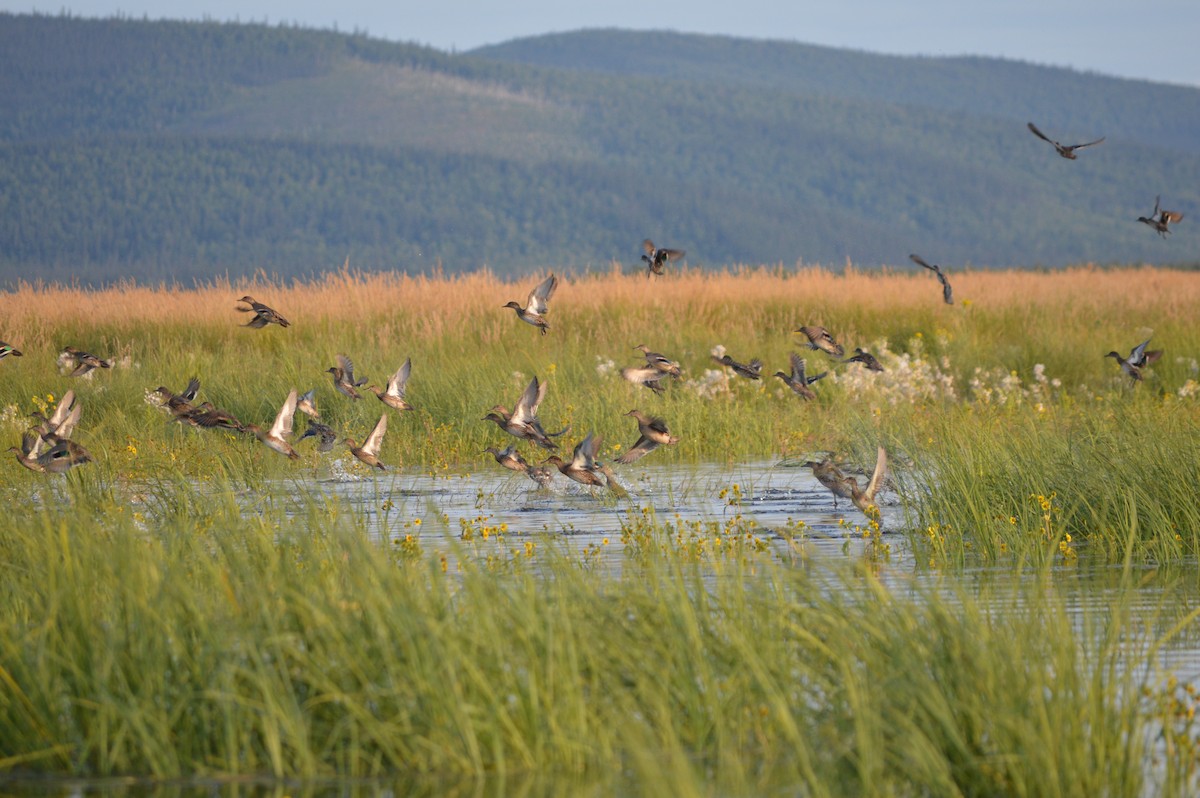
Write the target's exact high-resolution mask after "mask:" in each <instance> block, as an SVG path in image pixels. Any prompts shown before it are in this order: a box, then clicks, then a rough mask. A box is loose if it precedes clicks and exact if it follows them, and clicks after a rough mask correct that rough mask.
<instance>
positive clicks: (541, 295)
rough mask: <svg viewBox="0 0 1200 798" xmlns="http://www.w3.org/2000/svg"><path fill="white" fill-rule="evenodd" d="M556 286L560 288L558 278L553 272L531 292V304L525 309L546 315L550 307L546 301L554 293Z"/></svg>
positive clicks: (539, 314)
mask: <svg viewBox="0 0 1200 798" xmlns="http://www.w3.org/2000/svg"><path fill="white" fill-rule="evenodd" d="M555 288H558V278H557V277H556V276H554V275H553V274H552V275H550V276H549V277H547V278H546V279H545V280H543V281H542V282H540V283H539V284H538V286H537V287H536V288H534V289H533V290H532V291H530V292H529V304H528V305H527V306H526V308H525V310H526V311H528V312H529V313H536V314H537V315H538V316H543V315H545V313H546V311H547V310H548V309H549V307H548V306H547V304H546V303H547V302H549V301H550V297H551V296H553V295H554V289H555Z"/></svg>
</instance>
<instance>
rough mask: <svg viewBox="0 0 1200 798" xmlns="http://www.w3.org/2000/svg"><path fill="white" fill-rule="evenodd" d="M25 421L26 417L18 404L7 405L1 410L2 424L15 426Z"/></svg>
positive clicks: (0, 418) (0, 421) (0, 420)
mask: <svg viewBox="0 0 1200 798" xmlns="http://www.w3.org/2000/svg"><path fill="white" fill-rule="evenodd" d="M24 423H25V417H24V416H22V415H21V409H20V408H19V407H17V406H16V405H6V406H5V407H4V409H3V410H0V424H4V425H6V426H13V427H15V426H17V425H18V424H24Z"/></svg>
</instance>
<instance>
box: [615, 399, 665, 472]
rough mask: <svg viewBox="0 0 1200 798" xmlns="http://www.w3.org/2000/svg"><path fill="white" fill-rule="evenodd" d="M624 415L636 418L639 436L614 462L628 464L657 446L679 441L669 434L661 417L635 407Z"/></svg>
mask: <svg viewBox="0 0 1200 798" xmlns="http://www.w3.org/2000/svg"><path fill="white" fill-rule="evenodd" d="M625 415H627V416H632V417H633V418H634V419H636V420H637V425H638V433H639V436H638V439H637V441H636V442H635V443H634V444H633V446H632V447H630V449H629V451H627V452H625V454H623V455H621V456H620V457H618V458H617V459H616V462H618V463H620V464H621V465H628V464H629V463H632V462H634V461H636V460H640V459H641V458H643V457H645V456H646V455H648V454H650V452H652V451H654V450H655V449H657V448H658V447H659V446H673V445H675V444H676V443H679V438H677V437H676V436H674V435H672V434H671V430H670V429H668V428H667V422H665V421H663V420H662V419H661V418H657V417H653V416H648V415H646V414H645V413H643V412H642V411H640V410H637V409H636V408H635V409H633V410H630V411H629V412H628V413H626V414H625Z"/></svg>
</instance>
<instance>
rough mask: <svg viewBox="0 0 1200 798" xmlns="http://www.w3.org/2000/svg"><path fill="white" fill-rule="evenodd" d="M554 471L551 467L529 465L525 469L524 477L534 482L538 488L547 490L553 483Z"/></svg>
mask: <svg viewBox="0 0 1200 798" xmlns="http://www.w3.org/2000/svg"><path fill="white" fill-rule="evenodd" d="M554 471H555V468H554V466H552V465H544V464H543V465H531V466H529V468H527V469H525V476H527V477H529V478H530V479H532V480H533V481H534V482H536V483H537V484H538V487H539V488H548V487H550V483H551V482H553V481H554Z"/></svg>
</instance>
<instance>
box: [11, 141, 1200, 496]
mask: <svg viewBox="0 0 1200 798" xmlns="http://www.w3.org/2000/svg"><path fill="white" fill-rule="evenodd" d="M1028 127H1029V130H1030V131H1031V132H1032V133H1033V134H1034V135H1035V136H1037V137H1038V138H1039V139H1042V140H1044V141H1046V142H1049V143H1050V144H1051V145H1053V147H1054V149H1055V151H1056V152H1057V153H1058V154H1059V155H1060V156H1062V157H1063V158H1066V159H1068V160H1075V159H1076V158H1077V157H1078V156H1077V155H1076V152H1077V151H1078V150H1081V149H1083V148H1085V147H1092V146H1095V145H1097V144H1100V143H1102V142H1103V141H1104V138H1103V137H1101V138H1099V139H1096V140H1095V141H1088V142H1085V143H1082V144H1062V143H1060V142H1058V141H1056V140H1054V139H1052V138H1050V137H1049V136H1047V135H1046V134H1044V133H1043V132H1042V131H1041V130H1039V129H1038V127H1037V126H1036V125H1034V124H1033V123H1032V122H1030V123H1028ZM1182 219H1183V214H1181V213H1178V212H1176V211H1169V210H1165V209H1163V208H1162V207H1161V196H1160V197H1156V198H1155V201H1154V210H1153V212H1152V213H1151V214H1150V215H1149V216H1140V217H1138V221H1139V222H1142V223H1144V224H1147V225H1149V226H1150V227H1152V228H1153V229H1154V230H1155V231H1156V232H1157V233H1158V234H1159V235H1160V236H1164V237H1165V236H1166V235H1168V234H1169V233H1170V232H1171V231H1170V225H1172V224H1178V223H1179V222H1180V221H1181V220H1182ZM642 249H643V254H642V256H641V259H642V261H643V262H644V263H645V264H646V276H647V278H649V277H650V276H651V275H656V276H662V275H664V274H665V273H666V266H667V264H669V263H674V262H676V261H679V260H681V259H683V257H684V256H685V254H686V253H685V252H684V251H683V250H680V249H671V248H662V247H657V246H656V245H655V244H654V242H653V241H652V240H651V239H649V238H647V239H645V240H644V241H643V242H642ZM909 258H910V259H911V260H912V261H913V263H915V264H917V265H919V266H921V267H923V268H925V269H928V270H929V271H931V272H933V274H934V276H936V277H937V279H938V282H939V283H940V284H941V287H942V300H943V301H944V302H945V303H946V304H947V305H953V304H954V292H953V289H952V288H951V285H950V281H949V279H948V277H947V275H946V273H945V272H944V271H943V269H942V268H941V266H939V265H936V264H931V263H929V262H928V261H926V260H925V259H924V258H922V257H921V256H919V255H916V254H912V255H909ZM557 288H558V278H557V276H555V275H554V274H551V275H550V276H549V277H547V278H546V279H545V280H543V281H542V282H540V283H538V284H537V285H536V286H535V287H534V288H533V290H532V291H530V292H529V296H528V298H527V299H526V301H525V304H524V305H523V306H522V305H521V304H520V303H519V302H516V301H511V302H508V303H507V304H505V305H504V306H503V307H504V308H510V309H512V310H513V311H514V312H515V313H516V316H517V318H518V319H520V320H521V321H522V322H525V323H526V324H529V325H532V326H534V327H536V328H537V329H538V331H539V332H540V333H541V335H546V334H547V333H548V332H549V330H550V324H549V322H548V320H547V314H548V312H549V302H550V299H551V298H552V297H553V296H554V292H555V290H556V289H557ZM238 302H239V304H238V305H237V306H235V307H236V310H238V311H240V312H242V313H250V314H253V318H251V319H250V321H249V322H248V323H246V324H245V325H243V326H245V327H249V328H251V329H263V328H265V327H268V326H269V325H272V324H275V325H278V326H279V327H282V328H286V327H288V326H290V323H289V322H288V320H287V319H286V318H284V317H283V316H282V315H281V314H280V313H279V312H278V311H276V310H275V309H274V308H272V307H270V306H268V305H266V304H263V303H262V302H259V301H257V300H256V299H254V298H253V297H251V296H243V297H242V298H241V299H240V300H238ZM794 332H795V333H797V334H799V335H803V336H804V338H805V339H806V343H805V344H804V346H805V347H807V348H808V349H809V350H812V351H821V352H824V353H825V354H826V355H828V356H829V357H830V358H832V359H833V361H834V362H835V363H843V364H849V363H859V364H861V365H862V366H863V367H864V368H865V369H867V370H869V371H876V372H878V371H883V370H884V367H883V365H882V364H880V363H879V361H878V360H877V359H876V358H875V357H874V356H873V355H872V354H871V353H870V352H867V351H866V350H864V349H862V348H861V347H860V348H856V349H855V350H854V353H853V354H852V355H851V356H849V357H846V356H845V347H844V346H843V345H842V344H840V343H839V342H838V341H837V340H836V339H835V337H834V336H833V334H832V333H831V332H830V331H829V330H828V329H826V328H825V327H821V326H815V325H813V326H802V327H799V328H798V329H796V330H795V331H794ZM1149 343H1150V341H1149V340H1146V341H1143V342H1142V343H1141V344H1139V345H1137V346H1136V347H1134V348H1133V350H1132V351H1131V352H1130V353H1129V356H1128V357H1122V356H1121V355H1120V353H1118V352H1115V351H1114V352H1109V353H1108V354H1107V355H1106V357H1111V358H1114V359H1115V360H1116V361H1117V363H1118V365H1119V366H1120V368H1121V370H1122V371H1123V372H1124V373H1125V374H1127V375H1128V376H1129V377H1130V378H1131V379H1132V380H1133V381H1134V382H1135V383H1136V382H1137V381H1140V380H1141V379H1142V372H1143V370H1144V369H1145V368H1146V366H1147V365H1149V364H1152V363H1154V362H1155V361H1157V360H1158V359H1159V358H1160V357H1161V356H1162V351H1161V350H1148V349H1147V347H1148V345H1149ZM633 348H634V349H635V350H637V351H639V352H641V353H642V355H643V357H644V363H641V364H639V365H637V366H630V367H627V368H623V369H622V370H621V376H622V377H623V378H624V379H626V380H628V381H629V382H632V383H635V384H639V385H643V386H645V387H646V388H648V389H649V390H651V391H653V392H654V393H656V394H661V393H663V392H664V391H665V390H666V387H665V383H666V382H667V381H668V380H670V379H678V378H679V377H680V375H681V374H682V369H681V367H680V365H679V363H678V362H677V361H675V360H672V359H671V358H670V357H668V356H666V355H664V354H661V353H659V352H654V351H652V350H651V349H650V348H649V347H648V346H646V345H645V344H638V345H637V346H635V347H633ZM9 355H12V356H13V357H21V356H22V353H21V352H20V350H18V349H16V348H14V347H13V346H11V345H9V344H7V343H4V342H3V341H0V359H3V358H4V357H7V356H9ZM712 358H713V360H715V361H716V362H717V363H719V364H721V365H722V366H725V367H727V368H729V369H731V370H732V371H733V373H734V374H736V375H738V376H740V377H743V378H746V379H749V380H758V379H761V377H762V372H763V362H762V360H760V359H758V358H754V359H751V360H750V361H748V362H745V363H743V362H740V361H737V360H735V359H733V358H732V357H730V356H729V355H728V354H726V353H725V351H724V347H717V349H715V350H714V351H713V353H712ZM790 361H791V362H790V370H789V371H786V372H785V371H776V372H775V374H774V376H776V377H778V378H780V379H781V380H782V381H783V383H784V384H785V385H787V386H788V388H790V389H791V390H792V391H793V392H794V393H795V394H796V395H797V396H799V397H800V398H801V399H804V400H812V399H815V398H816V396H817V395H816V392H815V391H814V390H813V388H812V386H813V384H814V383H816V382H817V381H818V380H820V379H822V378H823V377H825V376H826V375H827V374H828V371H822V372H821V373H819V374H812V375H810V374H809V373H808V366H807V362H806V361H805V359H804V358H803V357H800V355H798V354H796V353H792V354H791V355H790ZM59 366H60V367H61V368H62V369H64V370H65V371H66V373H67V374H68V375H69V376H71V377H82V376H84V375H87V374H89V373H90V372H92V371H93V370H95V369H107V368H111V367H112V362H111V361H108V360H105V359H104V358H100V357H97V356H96V355H93V354H91V353H88V352H85V351H83V350H80V349H78V348H76V347H73V346H67V347H65V348H64V349H63V350H62V352H61V353H60V355H59ZM326 371H327V373H328V374H329V375H330V377H331V379H332V382H333V386H334V388H335V389H336V390H337V391H338V393H340V394H342V395H343V396H345V397H347V398H348V399H352V400H355V399H362V398H363V394H362V392H361V391H360V390H359V389H360V388H364V387H365V389H366V390H367V391H370V392H371V393H374V395H375V396H376V397H377V398H378V399H379V401H380V402H382V403H383V404H384V405H386V406H387V407H388V408H391V409H393V410H395V411H398V412H405V411H409V410H412V409H413V406H412V405H411V404H409V402H408V401H407V399H406V387H407V384H408V380H409V377H410V375H411V373H412V361H411V359H405V361H404V363H403V364H402V365H401V366H400V367H399V368H398V369H397V370H396V372H395V373H394V374H392V376H391V377H390V378H389V379H388V381H387V384H386V386H385V387H383V388H380V387H377V386H374V385H368V384H367V380H366V379H365V378H361V377H356V375H355V373H354V363H353V362H352V361H351V360H350V358H349V357H347V356H346V355H344V354H338V355H337V357H336V364H335V365H334V366H331V367H330V368H329V369H327V370H326ZM199 391H200V381H199V380H198V379H197V378H192V380H191V381H190V382H189V383H188V385H187V387H186V388H185V389H184V390H183V391H182V392H181V393H174V392H173V391H171V390H170V389H169V388H167V387H166V386H159V387H158V388H157V389H155V390H154V391H153V393H154V394H155V395H157V396H158V398H159V401H160V403H161V405H162V407H164V408H165V409H166V410H167V411H168V412H169V413H170V414H171V416H172V417H173V420H175V421H178V422H180V423H183V424H187V425H189V426H192V427H196V428H201V429H225V430H231V431H235V432H241V433H248V434H252V435H254V436H255V437H256V438H257V439H258V440H260V441H261V442H262V443H263V444H264V445H265V446H266V447H268V448H269V449H271V450H272V451H275V452H278V453H280V454H282V455H284V456H286V457H288V458H290V459H293V460H294V459H298V458H299V457H300V455H299V454H298V453H297V452H296V450H295V448H294V447H293V445H292V443H291V438H292V436H293V432H294V423H295V416H296V413H297V411H299V412H301V413H303V414H305V415H307V416H308V417H309V422H308V426H307V429H306V430H305V431H304V433H303V434H302V435H301V436H300V438H299V441H303V440H305V439H307V438H310V437H313V438H316V439H317V451H319V452H329V451H332V450H333V448H334V447H335V446H336V445H337V442H338V437H339V435H338V433H337V432H336V431H335V430H334V429H333V428H332V427H330V426H328V425H326V424H324V423H322V422H321V421H320V413H319V412H318V410H317V407H316V401H315V399H314V392H313V391H312V390H309V391H308V392H307V393H305V394H303V395H301V394H299V393H298V392H297V391H296V390H295V389H292V390H291V391H290V392H289V393H288V395H287V398H286V399H285V400H284V402H283V405H282V406H281V407H280V409H279V412H278V414H277V415H276V417H275V421H274V423H273V424H272V425H271V426H270V427H269V428H267V429H264V428H262V427H260V426H258V425H256V424H243V423H242V422H241V421H239V420H238V419H237V418H235V417H234V416H233V415H232V414H231V413H229V412H227V411H225V410H222V409H220V408H217V407H215V406H213V405H212V404H211V403H209V402H199V403H198V402H197V401H196V400H197V398H198V395H199ZM545 395H546V385H545V384H544V383H542V382H539V380H538V378H537V377H536V376H535V377H534V378H533V379H532V380H531V381H530V383H529V385H528V386H527V387H526V389H525V391H524V392H523V393H522V394H521V396H520V397H519V398H518V400H517V402H516V404H515V405H514V407H513V410H512V411H511V412H510V411H509V410H508V408H507V407H505V406H504V405H495V406H493V407H492V408H491V410H489V411H488V413H487V414H486V415H485V416H484V417H483V420H484V421H491V422H493V423H495V424H496V426H497V427H499V429H501V430H502V431H504V432H505V433H507V434H509V435H511V436H513V437H515V438H517V439H518V440H519V441H530V442H532V443H533V444H534V445H535V446H537V447H539V448H541V449H543V450H545V451H547V452H550V454H548V455H547V456H546V458H545V459H544V460H543V461H542V462H541V463H540V464H537V465H534V464H531V463H529V462H528V461H526V460H525V459H524V458H523V457H522V456H521V454H520V452H518V451H517V448H516V444H511V443H510V444H509V445H508V446H506V447H505V448H503V449H501V448H498V447H488V448H487V449H485V450H484V451H485V452H487V453H490V454H491V455H492V456H493V457H494V458H495V460H496V462H497V463H498V464H499V465H501V466H502V467H504V468H507V469H510V470H512V471H515V472H518V473H523V474H525V475H527V476H528V477H529V478H530V479H532V480H533V481H534V482H536V483H537V484H538V485H539V486H543V487H544V486H547V485H549V484H550V482H551V479H552V476H553V473H554V470H557V471H558V472H559V473H561V474H562V475H564V476H566V477H567V478H569V479H571V480H573V481H575V482H578V483H580V484H583V485H587V486H595V487H605V488H608V489H610V490H612V491H614V492H616V493H619V494H623V493H624V490H623V488H621V486H620V485H619V484H618V483H617V481H616V479H615V478H614V475H613V472H612V469H611V468H610V467H609V466H608V464H607V463H605V462H603V461H602V460H600V459H599V457H598V453H599V451H600V444H601V440H600V438H599V437H597V436H596V435H595V434H594V433H590V432H589V433H588V434H587V436H586V437H584V439H583V440H582V441H580V442H579V443H578V444H577V445H576V446H575V448H574V450H573V452H572V455H571V458H570V459H569V460H564V459H563V458H562V457H560V456H559V455H558V454H557V453H556V452H557V450H558V444H557V443H556V442H555V440H554V439H555V438H558V437H561V436H562V435H564V434H565V433H566V432H567V431H568V430H567V429H562V430H559V431H557V432H547V431H546V429H545V428H544V427H543V426H542V424H541V422H540V421H539V419H538V408H539V406H540V405H541V403H542V400H543V399H544V398H545ZM80 414H81V404H80V402H79V401H77V399H76V397H75V393H74V391H70V390H69V391H67V392H66V393H65V394H64V395H63V397H62V399H61V400H60V401H59V403H58V405H57V406H56V408H55V410H54V412H53V413H52V414H51V415H50V416H49V417H46V416H44V415H42V414H41V413H34V414H33V416H32V418H33V420H34V422H35V423H34V425H33V426H31V427H30V428H29V429H28V430H27V431H26V432H25V433H24V435H23V436H22V439H21V445H20V446H19V447H17V446H13V447H10V448H9V451H13V452H16V456H17V462H19V463H20V464H21V465H22V466H24V467H25V468H28V469H30V470H32V471H37V472H42V473H54V474H57V473H63V472H66V471H68V470H70V469H71V468H73V467H75V466H78V465H82V464H84V463H89V462H92V461H93V458H92V456H91V454H90V453H88V451H87V450H86V449H85V448H84V447H83V446H82V445H80V444H78V443H76V442H75V441H72V440H71V437H70V436H71V433H72V432H73V431H74V429H75V427H76V425H77V424H78V423H79V418H80ZM625 415H626V416H629V417H631V418H633V419H634V420H635V421H636V422H637V426H638V438H637V440H636V441H635V442H634V444H633V445H632V446H631V447H629V449H628V450H626V451H625V452H624V453H623V454H621V455H620V456H619V457H617V458H616V459H615V460H614V462H616V463H617V464H620V465H628V464H630V463H634V462H636V461H637V460H639V459H641V458H642V457H645V456H646V455H648V454H649V453H651V452H652V451H654V450H655V449H657V448H658V447H660V446H672V445H674V444H676V443H678V442H679V438H678V437H677V436H676V435H673V434H672V433H671V431H670V429H669V427H668V426H667V423H666V422H665V421H664V420H663V419H661V418H658V417H655V416H650V415H647V414H646V413H643V412H642V411H640V410H638V409H636V408H635V409H633V410H630V411H629V412H628V413H626V414H625ZM387 427H388V414H387V411H384V413H382V414H381V415H380V417H379V420H378V421H377V422H376V423H375V426H374V427H373V428H372V429H371V431H370V432H369V433H368V434H367V436H366V438H365V439H364V440H363V442H362V444H361V445H359V443H358V442H357V440H356V439H355V438H352V437H348V436H347V437H343V438H342V441H341V442H342V443H343V444H344V445H345V446H346V447H347V448H348V449H349V451H350V453H351V454H352V455H353V456H354V457H355V458H357V459H358V460H360V461H361V462H363V463H365V464H366V465H367V466H369V467H371V468H375V469H380V470H385V469H386V468H387V466H386V465H385V464H384V463H383V462H382V461H381V460H380V459H379V452H380V447H381V445H382V442H383V437H384V435H385V434H386V433H387ZM805 465H806V466H807V467H809V468H811V469H812V472H813V475H814V476H815V478H816V479H817V480H818V481H819V482H820V483H821V484H822V485H824V486H825V487H826V488H828V489H829V490H830V491H831V492H832V493H833V495H834V502H835V506H836V501H837V499H838V498H844V499H848V500H849V501H851V502H852V503H853V504H854V505H855V506H856V507H858V508H859V509H860V510H862V511H863V512H864V513H866V514H867V515H869V516H873V517H877V516H874V514H875V513H876V509H875V508H874V500H875V495H876V493H877V492H878V491H879V489H880V487H881V485H882V484H883V482H884V480H885V479H886V475H887V453H886V452H885V451H884V449H883V448H882V447H880V448H879V450H878V455H877V458H876V463H875V469H874V471H873V473H872V475H871V477H870V479H869V480H868V481H867V483H866V484H865V485H861V486H860V485H859V483H858V481H857V480H856V479H855V478H854V477H852V476H848V475H846V474H845V473H844V472H842V471H841V470H840V469H839V468H838V466H837V465H836V464H835V463H834V462H833V461H832V459H830V458H825V459H824V460H821V461H808V462H806V463H805Z"/></svg>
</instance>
